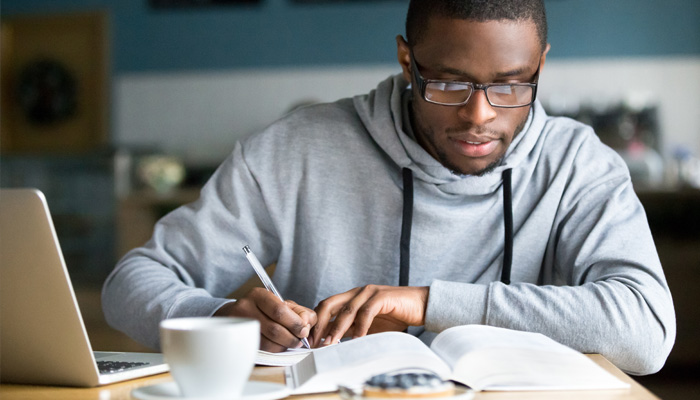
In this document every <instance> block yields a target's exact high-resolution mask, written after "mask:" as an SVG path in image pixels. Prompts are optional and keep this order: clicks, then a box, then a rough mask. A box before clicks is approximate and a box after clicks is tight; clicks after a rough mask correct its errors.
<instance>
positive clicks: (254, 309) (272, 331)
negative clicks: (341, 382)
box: [216, 288, 317, 352]
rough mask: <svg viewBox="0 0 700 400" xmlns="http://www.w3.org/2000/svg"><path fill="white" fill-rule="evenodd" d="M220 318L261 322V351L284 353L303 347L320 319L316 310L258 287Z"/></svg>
mask: <svg viewBox="0 0 700 400" xmlns="http://www.w3.org/2000/svg"><path fill="white" fill-rule="evenodd" d="M216 315H235V316H245V317H250V318H255V319H257V320H258V321H260V336H261V337H260V339H261V340H260V349H262V350H266V351H270V352H280V351H284V350H286V349H287V348H294V347H298V346H300V345H301V341H300V338H304V337H308V336H309V333H310V331H311V328H312V326H313V325H314V324H315V323H316V320H317V317H316V313H315V312H314V311H313V310H310V309H308V308H306V307H303V306H300V305H298V304H296V303H294V302H290V301H288V302H282V301H280V300H279V299H278V298H277V297H276V296H275V295H274V294H273V293H271V292H269V291H267V290H265V289H263V288H255V289H253V290H251V292H250V293H248V294H247V295H246V296H245V297H243V298H241V299H238V300H237V301H236V302H235V303H230V304H227V305H226V306H224V307H222V309H221V310H219V311H217V313H216Z"/></svg>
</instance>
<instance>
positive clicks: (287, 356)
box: [255, 347, 315, 367]
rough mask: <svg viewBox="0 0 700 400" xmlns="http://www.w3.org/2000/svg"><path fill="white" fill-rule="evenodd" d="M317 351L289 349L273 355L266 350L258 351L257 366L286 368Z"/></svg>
mask: <svg viewBox="0 0 700 400" xmlns="http://www.w3.org/2000/svg"><path fill="white" fill-rule="evenodd" d="M314 350H315V349H307V348H305V347H300V348H298V349H287V350H286V351H283V352H281V353H271V352H269V351H265V350H258V354H257V355H256V356H255V364H256V365H264V366H268V367H286V366H288V365H294V364H296V363H298V362H299V361H301V360H303V359H304V358H306V356H308V355H309V354H311V352H313V351H314Z"/></svg>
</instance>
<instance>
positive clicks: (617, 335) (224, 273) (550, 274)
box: [103, 75, 675, 374]
mask: <svg viewBox="0 0 700 400" xmlns="http://www.w3.org/2000/svg"><path fill="white" fill-rule="evenodd" d="M406 85H407V83H406V82H405V81H404V80H403V79H402V78H401V76H400V75H397V76H394V77H390V78H389V79H387V80H385V81H384V82H382V83H380V85H379V86H378V87H377V88H376V89H375V90H373V91H372V92H371V93H369V94H368V95H363V96H357V97H355V98H352V99H343V100H339V101H338V102H335V103H332V104H322V105H316V106H311V107H306V108H303V109H301V110H298V111H296V112H294V113H292V114H291V115H288V116H285V117H284V118H282V119H281V120H279V121H277V122H275V123H274V124H272V125H271V126H270V127H269V128H267V129H266V130H265V131H263V132H261V133H260V134H256V135H253V136H251V137H248V138H246V139H244V140H242V141H240V142H239V143H237V144H236V146H235V149H234V150H233V152H232V154H231V155H230V156H229V157H228V158H227V159H226V160H225V161H224V162H223V164H222V165H221V166H220V167H219V168H218V169H217V171H216V172H215V174H214V175H213V176H212V178H211V180H210V181H209V182H208V183H207V184H206V185H205V186H204V188H203V189H202V192H201V197H200V199H199V200H197V201H196V202H194V203H192V204H189V205H186V206H183V207H180V208H179V209H177V210H175V211H174V212H172V213H170V214H168V215H167V216H165V217H164V218H163V219H161V220H160V221H159V222H158V223H157V225H156V226H155V230H154V234H153V237H152V239H151V240H150V241H149V242H148V243H147V244H146V245H144V246H143V247H140V248H137V249H134V250H132V251H131V252H129V253H128V254H127V255H126V256H125V257H124V258H123V259H122V260H121V261H120V262H119V264H118V265H117V267H116V268H115V270H114V271H113V273H112V274H111V275H110V277H109V278H108V280H107V281H106V283H105V286H104V291H103V308H104V312H105V315H106V318H107V320H108V322H109V323H110V324H111V325H112V326H114V327H116V328H118V329H120V330H123V331H124V332H126V333H127V334H129V335H130V336H131V337H133V338H134V339H136V340H138V341H140V342H142V343H144V344H146V345H149V346H152V347H154V348H157V347H158V346H159V340H158V323H159V322H160V321H161V320H163V319H166V318H173V317H183V316H207V315H212V314H213V313H214V312H215V311H216V310H217V309H218V308H219V307H221V306H222V305H223V304H224V303H226V302H227V301H231V300H228V299H226V296H227V295H229V293H230V292H231V291H233V290H234V289H235V288H237V287H238V286H240V285H241V284H242V283H244V282H245V281H246V280H248V279H249V278H250V277H251V276H253V273H254V272H253V269H252V268H251V267H250V265H249V264H248V263H247V260H246V259H245V257H244V254H243V251H242V247H243V246H244V245H250V247H251V248H252V249H253V251H254V252H255V253H256V254H257V256H258V258H259V259H260V260H261V262H262V263H263V264H264V265H267V264H270V263H273V262H276V263H277V267H276V270H275V274H274V277H273V281H274V283H275V284H276V285H277V288H278V289H279V290H280V292H281V293H282V295H283V296H284V297H285V298H289V299H292V300H295V301H296V302H298V303H300V304H302V305H305V306H307V307H310V308H313V307H315V306H316V305H317V304H318V302H319V301H321V300H323V299H325V298H327V297H329V296H331V295H334V294H337V293H341V292H344V291H347V290H349V289H352V288H354V287H358V286H363V285H367V284H382V285H398V282H399V241H400V235H401V223H402V207H403V183H402V168H404V167H407V168H410V169H411V170H412V172H413V184H414V205H413V221H412V235H411V242H410V250H411V255H410V273H409V285H411V286H430V294H429V299H428V306H427V310H426V323H425V326H424V327H422V328H419V329H415V330H412V331H411V332H412V333H414V334H416V335H419V336H421V338H423V339H424V340H426V341H429V340H430V338H431V337H432V335H434V333H435V332H440V331H442V330H444V329H446V328H449V327H451V326H455V325H463V324H487V325H493V326H499V327H504V328H510V329H518V330H525V331H533V332H540V333H543V334H545V335H547V336H549V337H551V338H553V339H555V340H557V341H559V342H561V343H564V344H566V345H568V346H571V347H573V348H575V349H577V350H579V351H582V352H586V353H601V354H603V355H604V356H605V357H606V358H608V359H609V360H610V361H612V362H613V363H614V364H616V365H617V366H618V367H620V368H621V369H623V370H625V371H627V372H630V373H634V374H645V373H652V372H655V371H657V370H659V369H660V368H661V366H662V365H663V363H664V362H665V360H666V357H667V356H668V354H669V352H670V350H671V347H672V345H673V342H674V339H675V314H674V310H673V303H672V300H671V295H670V293H669V289H668V286H667V284H666V281H665V278H664V275H663V271H662V268H661V265H660V262H659V258H658V256H657V253H656V250H655V247H654V242H653V240H652V237H651V233H650V231H649V227H648V223H647V220H646V216H645V213H644V210H643V208H642V206H641V204H640V202H639V200H638V199H637V196H636V195H635V193H634V190H633V188H632V184H631V182H630V177H629V173H628V171H627V168H626V166H625V164H624V163H623V161H622V160H621V159H620V157H618V156H617V154H616V153H615V152H614V151H612V150H611V149H609V148H608V147H606V146H605V145H603V144H602V143H601V142H600V141H599V140H598V138H597V137H596V135H595V134H594V132H593V131H592V130H591V128H589V127H587V126H585V125H582V124H580V123H578V122H575V121H573V120H570V119H565V118H552V117H548V116H547V115H546V114H545V112H544V110H543V109H542V107H541V105H540V104H539V103H536V104H535V105H534V106H533V110H532V112H531V113H530V117H529V119H528V122H527V124H526V126H525V128H524V129H523V131H522V132H521V133H520V134H519V135H518V136H516V138H515V139H514V141H513V143H512V144H511V146H510V148H509V149H508V151H507V153H506V156H505V158H504V160H503V162H502V165H500V166H498V167H497V168H496V169H495V170H494V171H493V172H491V173H488V174H485V175H483V176H459V175H455V174H453V173H452V172H450V171H449V170H448V169H446V168H444V167H443V166H442V165H441V164H440V163H439V162H438V161H436V160H435V159H434V158H432V157H431V156H430V155H429V154H428V153H427V152H426V151H425V150H424V149H423V148H422V147H421V146H420V145H418V144H417V143H416V141H415V140H414V139H413V134H412V132H411V128H410V124H409V123H408V119H407V112H406V109H407V107H408V105H407V104H408V100H407V99H408V98H409V91H407V90H406ZM505 169H512V209H513V232H514V245H513V263H512V274H511V280H512V283H511V284H510V285H506V284H503V283H501V282H500V281H499V279H500V276H501V268H502V262H503V254H504V211H503V203H504V193H503V192H504V188H503V180H502V173H503V171H504V170H505Z"/></svg>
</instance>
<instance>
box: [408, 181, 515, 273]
mask: <svg viewBox="0 0 700 400" xmlns="http://www.w3.org/2000/svg"><path fill="white" fill-rule="evenodd" d="M512 172H513V170H512V169H510V168H509V169H506V170H504V171H503V224H504V226H505V248H504V250H503V268H502V269H501V282H503V283H505V284H506V285H508V284H510V270H511V266H512V263H513V193H512V190H513V186H512V182H511V177H512ZM402 173H403V216H402V220H401V242H400V244H399V250H400V256H399V257H400V258H399V268H400V269H399V286H408V272H409V270H410V262H411V260H410V258H411V227H412V225H413V171H411V169H410V168H403V170H402Z"/></svg>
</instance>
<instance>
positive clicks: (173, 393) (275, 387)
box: [131, 381, 289, 400]
mask: <svg viewBox="0 0 700 400" xmlns="http://www.w3.org/2000/svg"><path fill="white" fill-rule="evenodd" d="M131 395H132V396H133V397H135V398H137V399H141V400H173V399H183V400H198V399H196V398H193V397H182V395H181V394H180V388H178V387H177V383H175V382H174V381H173V382H165V383H159V384H157V385H151V386H144V387H140V388H136V389H134V390H132V391H131ZM287 396H289V389H288V388H287V387H286V386H283V385H280V384H279V383H270V382H259V381H248V383H247V384H246V385H245V388H244V389H243V394H242V395H241V396H240V397H231V398H230V399H226V400H276V399H281V398H283V397H287ZM202 400H203V399H202Z"/></svg>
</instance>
